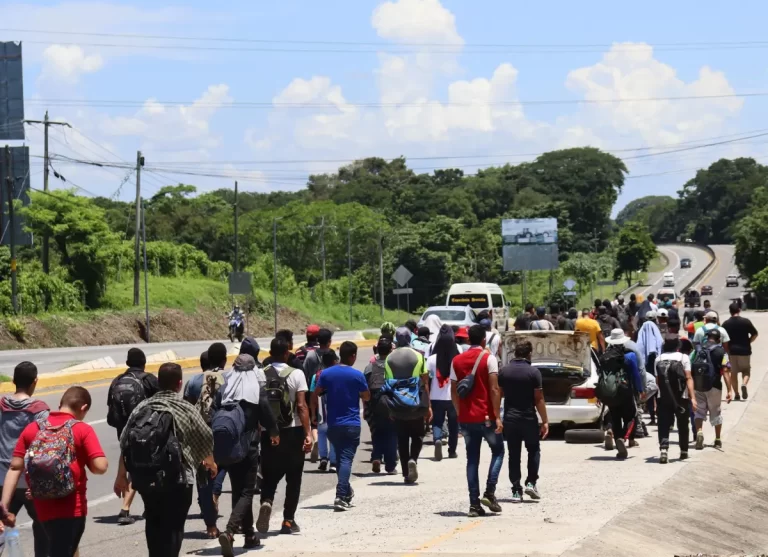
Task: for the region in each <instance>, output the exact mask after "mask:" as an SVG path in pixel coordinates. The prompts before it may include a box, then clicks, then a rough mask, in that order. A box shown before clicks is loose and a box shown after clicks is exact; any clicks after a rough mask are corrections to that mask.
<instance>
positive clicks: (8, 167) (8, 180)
mask: <svg viewBox="0 0 768 557" xmlns="http://www.w3.org/2000/svg"><path fill="white" fill-rule="evenodd" d="M5 171H6V173H7V175H6V177H5V187H6V190H7V191H8V220H9V222H8V227H9V228H10V231H11V239H10V244H11V305H12V306H13V313H18V311H19V305H18V295H17V293H18V290H17V284H16V228H15V225H16V223H15V221H14V218H13V184H14V182H15V180H14V177H13V161H12V160H11V147H10V146H9V145H6V146H5ZM0 199H2V198H1V197H0Z"/></svg>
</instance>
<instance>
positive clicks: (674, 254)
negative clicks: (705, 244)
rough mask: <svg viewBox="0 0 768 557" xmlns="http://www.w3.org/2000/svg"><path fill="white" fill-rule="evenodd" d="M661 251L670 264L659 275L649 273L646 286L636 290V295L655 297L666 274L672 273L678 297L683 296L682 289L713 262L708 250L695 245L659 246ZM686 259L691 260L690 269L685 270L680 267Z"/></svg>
mask: <svg viewBox="0 0 768 557" xmlns="http://www.w3.org/2000/svg"><path fill="white" fill-rule="evenodd" d="M659 251H661V252H662V253H663V254H664V255H665V256H666V257H667V260H668V261H669V264H668V265H667V266H666V267H665V268H664V270H662V271H660V272H658V273H649V274H648V279H647V280H646V281H645V282H646V284H643V285H642V286H639V287H638V288H636V289H634V292H635V293H636V294H642V295H643V296H647V295H648V294H651V293H652V294H653V295H654V296H655V295H656V293H657V292H658V291H659V289H660V288H662V286H663V283H662V279H663V276H664V273H666V272H668V271H672V272H673V273H674V274H675V285H676V286H675V288H676V290H677V292H678V295H679V296H682V287H683V286H685V285H686V284H688V283H689V282H691V280H692V279H693V278H694V277H695V276H696V275H698V274H699V273H701V272H702V271H703V270H704V268H705V267H706V266H707V264H708V263H709V262H710V260H711V256H710V255H709V253H708V252H707V251H706V250H703V249H701V248H699V247H696V246H693V245H668V246H659ZM685 258H688V259H690V260H691V266H690V268H687V269H683V268H681V267H680V261H681V260H682V259H685Z"/></svg>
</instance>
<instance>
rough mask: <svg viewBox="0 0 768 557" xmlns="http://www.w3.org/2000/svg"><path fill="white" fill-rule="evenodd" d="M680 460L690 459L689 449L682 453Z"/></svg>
mask: <svg viewBox="0 0 768 557" xmlns="http://www.w3.org/2000/svg"><path fill="white" fill-rule="evenodd" d="M680 460H688V451H684V452H681V453H680Z"/></svg>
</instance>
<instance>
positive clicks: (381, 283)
mask: <svg viewBox="0 0 768 557" xmlns="http://www.w3.org/2000/svg"><path fill="white" fill-rule="evenodd" d="M379 295H380V296H381V318H382V319H384V250H383V249H382V238H381V230H379Z"/></svg>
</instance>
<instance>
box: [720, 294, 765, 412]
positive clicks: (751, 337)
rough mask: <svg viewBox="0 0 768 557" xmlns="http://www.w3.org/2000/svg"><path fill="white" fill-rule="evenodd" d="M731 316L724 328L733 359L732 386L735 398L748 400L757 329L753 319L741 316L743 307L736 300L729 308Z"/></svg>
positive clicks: (731, 358)
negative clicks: (740, 380) (740, 377)
mask: <svg viewBox="0 0 768 557" xmlns="http://www.w3.org/2000/svg"><path fill="white" fill-rule="evenodd" d="M728 309H729V310H730V312H731V317H730V318H729V319H726V321H725V323H723V329H725V331H726V332H727V333H728V337H729V338H730V342H729V343H728V358H729V359H730V361H731V387H732V388H733V392H734V393H735V395H736V396H735V397H734V398H735V400H741V399H742V398H743V399H744V400H747V397H748V396H749V392H748V391H747V385H749V376H750V374H751V372H752V364H751V360H752V343H753V342H755V341H756V340H757V329H755V326H754V325H753V324H752V321H750V320H749V319H747V318H746V317H742V316H741V307H740V306H739V304H737V303H736V302H734V303H732V304H731V305H730V307H729V308H728ZM739 373H741V376H742V378H743V384H742V385H741V396H739Z"/></svg>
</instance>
